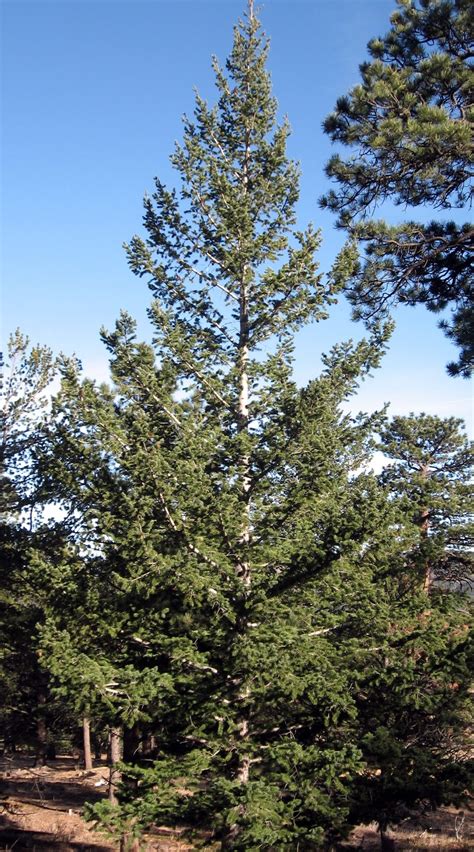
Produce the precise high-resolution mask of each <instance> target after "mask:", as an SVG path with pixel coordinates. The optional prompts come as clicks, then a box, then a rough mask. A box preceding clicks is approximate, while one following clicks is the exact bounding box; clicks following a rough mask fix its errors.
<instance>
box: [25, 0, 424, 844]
mask: <svg viewBox="0 0 474 852" xmlns="http://www.w3.org/2000/svg"><path fill="white" fill-rule="evenodd" d="M267 51H268V46H267V43H266V41H265V40H264V38H263V37H262V35H261V33H260V28H259V24H258V21H257V20H256V19H255V17H254V15H253V11H252V7H251V5H250V9H249V15H248V17H247V19H246V20H245V21H244V22H243V23H240V24H239V26H237V27H236V29H235V32H234V43H233V48H232V51H231V54H230V57H229V59H228V61H227V64H226V67H225V69H222V68H221V67H220V66H219V65H218V63H217V62H215V63H214V68H215V72H216V83H217V89H218V101H217V104H216V106H215V107H213V108H210V107H209V106H208V105H207V104H206V103H205V102H204V101H203V100H202V99H201V98H200V97H199V96H198V97H197V101H196V110H195V114H194V118H193V119H192V120H191V119H185V123H184V140H183V143H182V144H181V145H179V146H177V148H176V151H175V154H174V156H173V158H172V162H173V164H174V166H175V169H176V172H177V175H178V177H179V178H180V189H179V190H174V191H169V190H167V189H166V188H165V187H164V186H163V185H162V183H161V182H160V181H159V180H156V182H155V190H154V192H153V195H152V196H151V197H149V198H148V197H147V198H146V199H145V216H144V224H145V229H146V236H145V238H144V239H143V238H141V237H138V236H136V237H134V238H133V239H132V241H131V242H130V244H129V245H128V246H127V252H128V257H129V262H130V266H131V268H132V270H133V271H134V272H135V273H136V274H137V275H138V276H140V277H144V278H145V279H146V281H147V283H148V285H149V287H150V289H151V291H152V294H153V301H152V305H151V307H150V310H149V316H150V320H151V323H152V327H153V342H152V345H149V344H145V343H141V342H139V341H138V340H137V338H136V329H135V324H134V322H133V320H132V319H131V318H130V317H129V316H128V315H127V314H125V313H124V314H122V315H121V316H120V318H119V320H118V321H117V323H116V326H115V329H114V330H113V331H111V332H107V331H104V332H103V339H104V342H105V344H106V346H107V348H108V350H109V353H110V365H111V384H110V385H101V386H97V385H96V384H95V383H94V382H91V381H88V380H83V379H82V377H81V374H80V370H79V367H78V365H77V364H75V363H74V362H65V363H64V364H63V381H62V388H61V392H60V394H59V395H58V396H57V398H56V400H55V402H54V409H53V415H54V416H53V418H52V420H51V424H50V431H49V438H48V446H47V447H46V446H45V448H44V451H43V452H42V453H41V454H40V457H39V461H38V463H39V465H40V467H39V470H41V475H42V477H43V481H44V487H45V489H50V491H49V493H50V494H51V495H54V498H55V499H56V500H58V501H61V503H62V505H63V507H64V510H65V513H66V514H65V518H64V521H63V524H62V528H63V530H67V531H68V535H69V540H70V549H69V552H68V553H67V554H65V555H64V556H63V565H62V568H61V567H60V570H59V572H58V581H57V583H56V584H55V588H56V590H57V594H56V597H55V596H54V595H52V596H51V598H50V608H49V613H48V614H49V617H48V619H47V621H46V623H45V626H44V629H43V631H42V641H43V647H44V649H45V652H47V653H45V659H46V660H47V665H48V666H49V669H50V671H51V672H52V674H53V676H54V678H55V681H56V683H57V685H58V689H60V690H63V691H64V694H66V695H71V696H73V698H74V702H75V706H76V707H77V709H78V711H79V710H80V711H81V712H83V713H85V714H86V715H89V716H93V715H94V713H98V714H100V715H101V717H102V718H106V719H108V722H109V724H111V725H114V726H121V727H123V729H124V734H125V740H126V741H127V738H128V739H129V740H130V739H131V736H132V734H133V737H134V738H135V743H136V748H135V749H134V750H133V754H132V753H131V754H130V755H129V759H128V760H127V761H126V765H125V767H124V781H123V785H122V787H121V790H120V793H119V805H118V806H110V805H108V804H101V805H100V806H97V807H96V808H94V809H91V810H90V812H89V813H90V815H91V816H95V817H96V818H98V819H99V820H100V821H101V822H102V823H103V824H106V825H108V826H109V827H110V828H111V829H112V830H113V831H115V832H117V833H118V834H121V835H128V836H129V837H130V836H131V835H133V833H137V834H138V833H140V831H141V830H143V828H145V827H146V826H148V825H150V824H152V823H158V824H167V825H177V824H181V825H184V826H186V828H187V830H188V833H189V834H190V835H191V836H192V835H193V834H194V841H195V843H196V844H199V842H200V839H201V840H202V837H203V836H204V843H207V842H209V840H210V839H211V840H212V841H214V840H215V841H217V842H219V843H220V844H221V848H223V849H234V850H253V849H268V850H270V849H296V848H298V846H299V847H300V848H305V849H308V850H310V849H322V848H327V847H329V846H330V845H331V843H333V841H334V839H335V838H337V837H339V836H341V835H343V834H344V833H345V832H347V830H348V828H349V826H350V824H351V820H354V819H356V818H357V817H356V815H355V810H356V808H355V807H354V800H355V796H356V794H355V790H356V789H358V787H357V785H358V783H359V779H360V778H362V777H365V776H364V773H365V771H366V768H367V766H368V764H369V757H368V746H367V745H366V740H365V739H364V738H365V737H367V735H368V729H367V727H366V723H365V720H366V716H365V715H364V713H365V711H362V710H361V706H363V705H362V699H361V695H363V694H365V695H366V696H368V698H367V699H366V700H367V701H369V702H372V703H375V701H376V697H375V696H376V692H377V689H378V687H379V683H380V678H381V677H382V676H383V675H384V672H385V669H384V668H383V665H382V666H381V663H380V660H381V659H385V658H386V657H387V655H388V654H392V657H393V668H394V674H393V678H392V681H395V679H396V677H400V678H403V671H404V670H405V669H406V658H407V654H406V653H405V650H404V648H402V650H401V651H400V650H398V644H397V643H399V640H400V636H404V635H405V633H404V631H405V632H406V631H407V630H408V631H410V630H412V626H413V624H417V629H418V630H419V631H421V633H422V632H423V621H422V613H424V612H425V610H426V594H425V593H424V592H423V591H422V590H420V588H419V583H418V586H416V583H415V584H413V583H405V582H403V577H404V576H405V574H407V573H410V571H411V573H412V574H413V573H416V571H417V570H418V568H415V569H413V568H412V567H411V566H412V563H413V559H411V557H410V554H412V553H413V552H414V551H415V550H416V548H417V546H418V543H419V539H420V535H421V533H420V529H419V527H418V526H417V525H416V524H414V523H413V522H412V518H411V516H410V518H409V519H408V514H407V512H405V511H404V508H403V507H401V506H400V505H399V502H398V500H397V499H396V497H395V496H393V495H392V493H391V492H389V491H388V489H387V487H386V486H385V485H384V484H383V483H379V482H378V481H377V479H376V478H375V477H374V476H373V475H371V474H369V473H365V472H363V471H364V467H365V466H366V463H367V461H368V459H369V458H370V456H371V454H372V452H373V450H374V447H375V442H374V437H373V436H374V433H376V432H377V431H378V430H380V429H381V428H382V425H383V422H384V415H383V413H376V414H374V415H371V416H366V415H363V414H360V415H358V416H356V417H351V416H349V415H348V414H347V413H344V404H345V403H346V402H347V400H348V398H349V397H350V396H351V395H352V394H354V393H355V392H356V390H357V387H358V384H359V382H360V381H361V380H362V379H363V378H364V377H365V376H366V375H367V374H368V373H369V372H370V370H371V369H373V368H374V367H376V366H377V365H378V364H379V362H380V360H381V357H382V355H383V351H384V348H385V345H386V342H387V339H388V336H389V333H390V328H389V327H380V326H375V327H374V329H373V332H372V336H371V338H370V339H369V340H363V341H361V342H360V343H359V344H356V345H355V344H353V343H352V342H349V343H343V344H339V345H337V346H335V347H334V348H333V350H332V351H331V352H330V353H329V355H327V356H325V357H324V359H323V369H322V372H321V374H320V375H319V377H317V378H315V379H314V380H313V381H311V382H310V383H309V384H308V385H307V386H306V387H305V388H303V389H299V388H298V387H297V386H296V383H295V381H294V378H293V373H292V340H293V335H294V333H295V332H296V331H297V330H298V329H299V328H301V327H302V326H303V325H304V324H306V323H309V322H318V321H321V320H322V319H324V318H325V317H326V315H327V312H328V309H329V307H330V306H331V304H332V303H333V302H334V301H335V299H336V295H337V292H338V291H339V290H340V289H341V287H342V286H343V285H344V283H345V281H346V280H347V276H348V275H349V274H350V270H351V258H350V254H344V253H343V254H342V255H341V256H340V258H339V260H338V262H337V263H336V265H335V267H334V269H333V271H332V273H331V275H330V276H329V279H328V280H327V281H323V279H322V277H321V275H320V273H319V271H318V265H317V260H316V252H317V249H318V245H319V235H318V234H317V233H316V232H315V231H314V230H313V228H312V227H308V228H306V230H304V231H300V230H297V228H296V222H295V212H294V211H295V205H296V202H297V199H298V172H297V169H296V167H295V165H294V164H293V163H291V162H290V161H289V160H288V159H287V157H286V153H285V143H286V138H287V136H288V132H289V130H288V126H287V125H286V124H283V125H281V126H279V125H278V124H277V121H276V103H275V100H274V98H273V97H272V95H271V91H270V82H269V77H268V74H267V72H266V70H265V62H266V57H267ZM316 328H317V327H316ZM315 333H316V332H315ZM401 554H403V558H402V557H401ZM417 564H418V563H417ZM394 572H395V575H396V576H395V578H393V577H392V574H393V573H394ZM398 574H400V578H399V577H398ZM417 578H418V574H417ZM414 589H415V591H414ZM63 591H64V592H65V594H63ZM395 605H396V606H397V607H398V608H397V609H396V613H395V615H394V612H393V609H394V606H395ZM393 624H395V626H396V629H394V628H393ZM436 624H438V622H436ZM429 630H430V631H431V633H434V632H435V627H433V626H432V625H431V622H430V625H429ZM381 647H383V648H384V649H385V653H384V656H382V657H381V651H380V648H381ZM430 653H431V651H430ZM381 671H382V674H380V672H381ZM420 677H421V675H420V676H418V674H417V673H415V674H414V675H413V677H412V679H411V680H410V681H408V682H407V686H406V690H407V694H408V699H407V700H410V701H412V700H413V701H414V698H413V695H414V694H415V693H416V692H417V690H419V689H420ZM377 678H379V680H377ZM392 681H389V679H388V677H387V678H386V679H385V685H386V686H387V692H389V686H390V683H392ZM404 682H405V681H404ZM394 712H395V721H394V722H393V724H395V722H396V720H397V719H398V715H400V713H401V712H402V711H399V710H397V709H396V710H395V711H394ZM397 714H398V715H397ZM380 724H382V722H380ZM150 738H154V740H155V752H154V760H151V759H150V757H149V752H147V753H145V750H144V743H145V740H150ZM363 795H365V790H364V792H363V793H361V797H362V796H363ZM364 801H365V800H364ZM199 831H201V832H207V833H205V834H204V835H203V834H202V833H201V834H199Z"/></svg>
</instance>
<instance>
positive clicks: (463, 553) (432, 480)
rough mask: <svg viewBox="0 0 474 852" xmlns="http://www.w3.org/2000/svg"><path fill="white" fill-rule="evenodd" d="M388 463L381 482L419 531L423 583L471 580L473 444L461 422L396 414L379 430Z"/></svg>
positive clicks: (466, 582) (463, 583)
mask: <svg viewBox="0 0 474 852" xmlns="http://www.w3.org/2000/svg"><path fill="white" fill-rule="evenodd" d="M381 449H382V451H383V452H384V453H385V454H386V455H387V457H388V458H389V459H390V461H391V462H392V463H391V464H390V466H389V467H387V469H386V470H385V472H384V474H383V477H382V479H383V482H384V484H385V485H386V487H388V488H389V490H390V492H391V494H392V495H393V496H394V497H395V498H396V499H397V500H398V501H399V504H400V506H401V508H402V509H403V511H404V512H405V513H406V515H407V516H408V518H409V519H410V520H411V521H412V523H413V524H414V525H415V526H416V527H418V529H419V531H420V543H419V561H420V565H421V567H422V573H423V586H424V589H425V591H427V592H429V591H430V589H431V587H432V584H433V581H436V582H437V583H440V582H444V583H446V582H447V583H454V585H455V586H456V585H458V586H459V585H460V586H461V587H464V588H466V587H468V586H469V583H470V581H471V580H472V578H473V574H474V571H473V559H472V547H473V532H474V530H473V525H472V511H473V505H472V493H471V488H470V478H471V476H472V447H471V446H470V444H469V441H468V439H467V437H466V435H465V433H464V432H463V423H462V421H461V420H458V419H456V418H454V417H449V418H445V419H442V418H440V417H434V416H430V415H426V414H421V415H410V416H409V417H395V418H394V419H393V420H392V422H391V423H390V424H389V425H388V426H387V428H386V429H385V430H384V431H383V433H382V441H381Z"/></svg>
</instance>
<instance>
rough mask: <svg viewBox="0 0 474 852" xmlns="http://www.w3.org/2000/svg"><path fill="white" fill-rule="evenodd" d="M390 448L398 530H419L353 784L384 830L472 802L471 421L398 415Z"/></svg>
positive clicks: (366, 707) (357, 805)
mask: <svg viewBox="0 0 474 852" xmlns="http://www.w3.org/2000/svg"><path fill="white" fill-rule="evenodd" d="M381 449H382V450H383V452H384V453H385V454H386V456H387V458H388V459H389V460H390V462H391V463H390V465H389V466H388V467H387V468H386V469H385V470H384V472H383V473H382V475H381V481H382V483H383V485H384V487H386V488H387V489H388V492H389V495H390V499H391V500H392V501H393V502H394V503H395V504H396V505H397V506H398V508H399V510H400V520H399V524H398V525H397V527H398V529H400V528H401V526H402V525H406V527H407V529H409V528H410V527H411V529H412V531H413V532H414V533H415V535H414V538H413V542H412V546H411V547H410V548H409V549H408V550H406V551H404V550H403V548H400V551H399V553H398V554H397V556H396V559H395V561H394V562H393V564H392V566H391V570H390V575H389V576H388V577H387V578H386V579H385V582H386V583H387V584H389V585H390V586H391V598H392V604H391V609H390V622H389V625H388V635H387V636H386V637H385V640H384V641H383V642H382V643H381V645H380V648H379V657H378V661H377V663H376V664H374V665H373V666H372V668H371V670H370V671H368V672H367V675H368V676H367V681H366V682H365V683H364V684H362V683H361V684H360V687H361V688H360V692H359V694H358V700H357V703H358V720H359V724H360V725H361V735H360V743H361V749H362V752H363V754H364V758H365V760H366V762H367V767H368V769H367V771H366V772H365V773H363V774H362V775H360V776H359V777H358V779H357V781H356V784H355V787H354V818H356V815H357V816H358V818H359V819H361V820H363V821H367V822H368V821H370V819H376V820H378V822H379V825H380V828H381V830H382V831H385V829H386V828H387V826H388V825H389V824H390V823H396V822H398V821H400V820H401V819H403V818H404V817H405V816H407V815H408V814H409V813H410V810H413V809H415V808H416V809H419V808H420V807H423V808H426V809H432V808H435V807H437V806H438V805H440V804H442V803H456V802H459V801H462V800H463V798H464V797H465V793H466V790H469V789H470V787H471V786H472V774H473V762H472V752H471V749H470V747H469V746H470V724H471V719H472V699H471V694H470V693H471V687H472V666H473V662H474V661H473V647H472V640H471V639H470V637H469V627H470V622H471V620H472V605H471V603H470V599H469V597H468V596H465V595H460V594H459V593H458V592H457V590H458V589H459V588H466V587H467V589H468V590H469V589H470V590H471V593H472V583H473V581H474V570H473V569H474V560H473V558H472V551H473V529H472V511H473V505H472V494H471V493H470V491H469V480H470V475H471V473H472V451H471V448H470V447H469V443H468V441H467V439H466V436H465V434H464V433H463V431H462V429H461V422H460V421H459V420H456V419H455V418H446V419H441V418H439V417H433V416H429V415H425V414H422V415H419V416H415V415H410V416H408V417H395V418H394V419H393V420H392V422H391V423H389V424H387V425H386V427H385V428H384V430H383V432H382V440H381ZM392 534H395V531H394V532H393V533H392ZM423 598H424V603H423ZM374 662H375V661H374Z"/></svg>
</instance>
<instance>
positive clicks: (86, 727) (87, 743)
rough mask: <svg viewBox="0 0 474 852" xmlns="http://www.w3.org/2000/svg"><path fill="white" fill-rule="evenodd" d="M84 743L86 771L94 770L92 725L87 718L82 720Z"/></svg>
mask: <svg viewBox="0 0 474 852" xmlns="http://www.w3.org/2000/svg"><path fill="white" fill-rule="evenodd" d="M82 741H83V748H84V769H92V768H93V767H92V751H91V723H90V720H89V719H88V718H87V716H84V718H83V720H82Z"/></svg>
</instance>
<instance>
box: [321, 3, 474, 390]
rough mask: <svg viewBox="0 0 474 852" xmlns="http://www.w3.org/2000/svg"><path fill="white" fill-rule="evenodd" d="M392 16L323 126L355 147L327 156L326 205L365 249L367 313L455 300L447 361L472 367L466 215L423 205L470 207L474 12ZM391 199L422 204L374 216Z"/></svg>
mask: <svg viewBox="0 0 474 852" xmlns="http://www.w3.org/2000/svg"><path fill="white" fill-rule="evenodd" d="M397 3H398V6H399V9H398V10H397V11H396V12H394V13H393V15H392V18H391V22H392V27H391V29H390V31H389V32H388V33H387V35H386V36H384V37H383V38H375V39H373V40H372V41H371V42H370V43H369V46H368V48H369V53H370V56H371V60H370V61H368V62H364V63H363V64H362V65H361V66H360V71H361V83H360V84H359V85H357V86H355V88H354V89H352V90H351V92H349V94H348V95H347V96H345V97H342V98H340V99H339V100H338V102H337V105H336V109H335V111H334V112H333V113H332V114H331V115H330V116H328V118H327V119H326V121H325V123H324V129H325V131H326V133H327V134H328V135H329V136H330V137H331V139H332V140H333V141H334V142H336V143H341V144H342V145H344V146H347V147H348V148H350V149H351V151H352V155H351V156H350V157H349V158H346V159H344V158H343V157H341V156H340V155H339V154H335V155H334V156H333V157H332V158H331V159H330V161H329V163H328V164H327V167H326V171H327V174H328V176H329V177H330V178H332V179H334V180H335V181H336V183H337V187H336V189H333V190H331V191H330V192H328V193H327V194H326V195H325V196H323V198H322V201H321V203H322V206H323V207H328V208H329V209H331V210H334V211H335V212H336V213H337V214H338V224H339V227H342V228H344V229H346V230H347V232H348V234H349V236H350V239H351V240H353V241H355V243H356V244H357V247H358V249H359V250H360V249H361V248H363V249H364V256H363V258H362V260H361V261H359V260H358V254H357V250H356V249H354V269H353V274H352V277H351V282H350V286H349V287H348V288H347V293H348V295H349V298H350V300H351V302H352V304H353V305H354V314H355V316H356V318H360V317H362V318H363V319H365V320H366V321H367V322H370V321H371V320H372V318H373V317H374V316H380V315H382V314H384V313H385V312H386V311H387V309H388V308H389V307H390V305H391V304H394V303H401V304H402V303H403V304H408V305H416V304H424V305H426V307H427V308H428V309H429V310H431V311H434V312H444V311H445V310H446V309H450V310H451V316H450V318H449V319H447V318H446V317H445V316H443V318H442V320H441V322H440V326H441V327H442V328H443V329H444V330H445V332H446V334H447V335H448V336H449V337H450V338H451V339H452V340H453V342H454V343H455V344H456V345H457V346H458V347H459V358H458V361H457V362H456V363H452V364H449V365H448V371H449V372H450V373H451V374H453V375H456V374H459V375H463V376H468V375H470V372H471V370H472V357H473V352H472V341H473V339H474V321H473V290H472V280H473V277H472V260H471V258H472V247H473V229H472V225H470V224H463V223H460V222H459V219H456V220H455V221H450V220H442V219H439V218H438V219H436V220H435V221H432V222H428V223H427V224H425V222H426V210H430V209H431V210H440V211H449V210H452V209H454V208H462V207H463V206H467V205H468V202H469V199H470V198H471V192H472V190H471V179H472V158H471V150H472V116H473V113H472V110H473V107H472V90H473V83H474V72H473V69H472V55H473V54H472V43H473V36H474V32H473V23H472V15H471V9H470V6H471V4H470V3H469V0H397ZM384 201H391V202H392V203H394V204H396V205H408V207H413V208H416V207H421V208H422V209H423V219H422V222H416V221H404V222H402V223H400V224H398V225H389V224H387V223H386V222H384V221H380V220H373V219H371V218H370V217H371V215H373V211H374V210H375V208H376V207H377V206H378V205H380V204H381V203H383V202H384Z"/></svg>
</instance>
